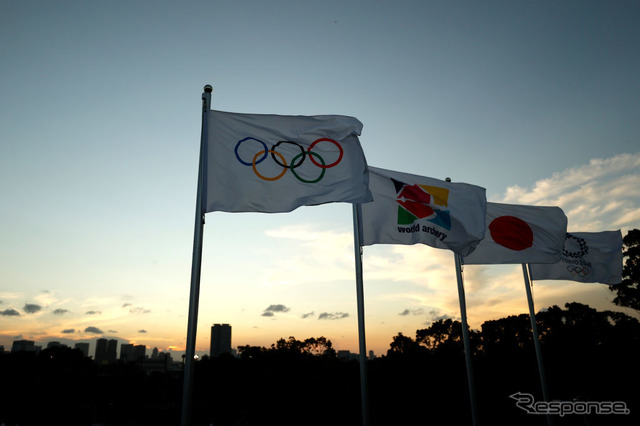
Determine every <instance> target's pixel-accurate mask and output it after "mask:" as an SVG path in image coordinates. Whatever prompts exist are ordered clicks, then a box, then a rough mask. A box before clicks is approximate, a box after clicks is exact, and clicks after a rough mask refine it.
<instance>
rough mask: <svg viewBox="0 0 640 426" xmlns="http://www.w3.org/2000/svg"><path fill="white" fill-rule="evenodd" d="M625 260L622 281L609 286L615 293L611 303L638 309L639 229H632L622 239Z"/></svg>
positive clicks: (639, 301) (639, 289)
mask: <svg viewBox="0 0 640 426" xmlns="http://www.w3.org/2000/svg"><path fill="white" fill-rule="evenodd" d="M622 242H623V244H624V248H625V250H624V252H623V254H624V256H625V261H624V265H623V267H622V283H621V284H618V285H611V286H609V290H611V291H613V292H615V293H616V297H615V298H614V299H613V303H615V304H616V305H618V306H623V307H626V308H633V309H635V310H637V311H640V229H632V230H631V231H629V232H628V233H627V235H625V237H624V239H623V240H622Z"/></svg>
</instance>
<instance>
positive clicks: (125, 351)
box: [120, 343, 133, 362]
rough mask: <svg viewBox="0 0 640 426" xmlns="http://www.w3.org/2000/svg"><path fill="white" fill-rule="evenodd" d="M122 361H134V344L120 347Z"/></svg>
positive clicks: (125, 344)
mask: <svg viewBox="0 0 640 426" xmlns="http://www.w3.org/2000/svg"><path fill="white" fill-rule="evenodd" d="M120 361H123V362H128V361H133V344H132V343H123V344H122V345H120Z"/></svg>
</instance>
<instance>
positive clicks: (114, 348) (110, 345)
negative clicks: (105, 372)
mask: <svg viewBox="0 0 640 426" xmlns="http://www.w3.org/2000/svg"><path fill="white" fill-rule="evenodd" d="M117 357H118V341H117V340H116V339H110V340H109V341H108V342H107V362H108V363H112V362H115V360H116V358H117Z"/></svg>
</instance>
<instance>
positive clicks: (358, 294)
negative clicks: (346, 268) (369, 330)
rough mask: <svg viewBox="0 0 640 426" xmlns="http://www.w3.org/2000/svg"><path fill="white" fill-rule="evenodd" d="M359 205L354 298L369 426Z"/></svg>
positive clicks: (365, 424)
mask: <svg viewBox="0 0 640 426" xmlns="http://www.w3.org/2000/svg"><path fill="white" fill-rule="evenodd" d="M360 241H361V238H360V204H353V246H354V249H355V259H356V297H357V299H358V336H359V341H360V349H359V350H360V354H359V359H360V395H361V401H362V424H363V426H369V385H368V382H367V344H366V341H365V332H364V285H363V282H362V281H363V280H362V245H361V244H360Z"/></svg>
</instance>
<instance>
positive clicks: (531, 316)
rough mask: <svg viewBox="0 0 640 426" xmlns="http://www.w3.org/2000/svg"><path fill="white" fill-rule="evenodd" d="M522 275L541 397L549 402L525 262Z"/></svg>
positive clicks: (549, 422)
mask: <svg viewBox="0 0 640 426" xmlns="http://www.w3.org/2000/svg"><path fill="white" fill-rule="evenodd" d="M522 275H524V288H525V289H526V291H527V302H528V304H529V319H530V320H531V331H532V333H533V347H534V348H535V350H536V360H537V361H538V373H539V374H540V384H541V386H542V398H544V400H545V402H549V401H550V400H549V391H548V388H547V379H546V376H545V373H544V365H543V364H542V351H541V350H540V339H539V337H538V325H537V323H536V314H535V309H534V308H533V296H532V295H531V282H530V280H529V269H528V267H527V265H526V264H525V263H523V264H522ZM551 423H552V422H551V417H550V416H549V415H548V414H547V424H549V425H551Z"/></svg>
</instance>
